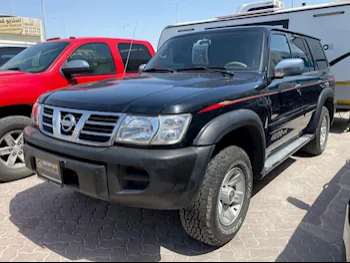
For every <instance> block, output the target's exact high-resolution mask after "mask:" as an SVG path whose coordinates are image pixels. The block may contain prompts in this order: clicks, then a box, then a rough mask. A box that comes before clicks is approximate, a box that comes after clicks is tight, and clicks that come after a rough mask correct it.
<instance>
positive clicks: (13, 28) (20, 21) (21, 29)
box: [0, 15, 42, 47]
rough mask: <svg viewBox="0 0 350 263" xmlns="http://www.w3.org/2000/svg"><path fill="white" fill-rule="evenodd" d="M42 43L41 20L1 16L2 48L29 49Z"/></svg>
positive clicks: (0, 33) (0, 40)
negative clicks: (20, 47)
mask: <svg viewBox="0 0 350 263" xmlns="http://www.w3.org/2000/svg"><path fill="white" fill-rule="evenodd" d="M41 41H42V29H41V21H40V20H39V19H34V18H27V17H16V16H5V15H0V46H26V47H29V46H31V45H35V44H37V43H38V42H41Z"/></svg>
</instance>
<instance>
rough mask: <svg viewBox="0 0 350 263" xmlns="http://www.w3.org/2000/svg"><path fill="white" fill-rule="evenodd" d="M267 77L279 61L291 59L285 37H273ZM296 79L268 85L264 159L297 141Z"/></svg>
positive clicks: (299, 91)
mask: <svg viewBox="0 0 350 263" xmlns="http://www.w3.org/2000/svg"><path fill="white" fill-rule="evenodd" d="M270 50H271V51H270V74H271V76H273V72H274V69H275V67H276V65H277V64H278V63H279V62H280V61H282V60H283V59H288V58H291V57H292V53H291V50H290V46H289V41H288V38H287V35H284V34H280V33H278V34H273V35H272V36H271V44H270ZM299 79H300V76H297V77H286V78H282V79H273V81H272V83H271V84H270V85H269V87H268V89H269V93H270V100H271V117H270V122H269V126H268V129H269V131H268V138H267V155H269V154H270V153H272V152H274V151H275V150H277V149H278V148H279V147H281V146H283V145H284V144H286V143H288V142H289V141H291V140H293V139H294V138H296V137H298V136H299V135H300V133H301V132H302V131H303V129H304V128H305V127H303V126H304V119H305V116H304V108H303V107H302V104H301V102H302V89H301V87H300V84H299V83H298V80H299Z"/></svg>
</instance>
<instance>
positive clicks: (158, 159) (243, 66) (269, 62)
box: [24, 26, 335, 246]
mask: <svg viewBox="0 0 350 263" xmlns="http://www.w3.org/2000/svg"><path fill="white" fill-rule="evenodd" d="M140 71H141V74H140V75H139V76H134V77H132V76H131V77H126V78H124V79H123V80H117V79H109V80H104V81H101V82H95V83H90V84H81V85H76V86H72V87H70V88H67V89H64V90H60V91H56V92H50V93H46V94H44V95H42V96H41V97H40V98H39V100H38V101H37V103H36V104H35V105H34V107H33V114H32V115H33V124H32V125H30V126H28V127H26V129H25V131H24V141H25V143H24V152H25V162H26V165H27V167H28V168H30V169H31V170H33V171H35V172H36V173H37V174H38V176H39V177H40V178H42V179H44V180H47V181H49V182H52V183H54V184H57V185H58V186H60V187H68V188H71V189H73V190H75V191H78V192H81V193H83V194H86V195H89V196H92V197H95V198H98V199H102V200H105V201H109V202H116V203H120V204H125V205H130V206H136V207H141V208H151V209H165V210H166V209H169V210H179V211H180V218H181V221H182V224H183V226H184V229H185V230H186V232H187V233H188V234H189V235H191V236H192V237H194V238H196V239H198V240H200V241H202V242H204V243H206V244H209V245H212V246H221V245H223V244H225V243H227V242H229V241H230V240H231V239H232V238H233V237H234V236H235V234H236V233H237V232H238V230H239V229H240V227H241V225H242V223H243V221H244V219H245V217H246V214H247V211H248V207H249V203H250V199H251V197H252V192H253V182H254V180H255V179H262V178H263V177H264V176H266V175H267V174H268V173H269V172H270V171H271V170H273V169H274V168H275V167H276V166H277V165H279V164H281V163H282V162H283V161H284V160H286V159H287V158H288V157H289V156H291V155H292V154H294V153H295V152H296V151H298V150H300V149H303V150H304V151H305V152H307V153H309V154H311V155H319V154H321V153H322V152H323V151H324V150H325V148H326V145H327V140H328V133H329V129H330V126H331V124H332V121H333V117H334V111H335V110H334V109H335V100H334V90H333V86H334V83H335V79H334V76H333V75H332V73H331V72H330V70H329V65H328V61H327V59H326V56H325V54H324V51H323V49H322V46H321V44H320V41H319V40H318V39H315V38H312V37H309V36H305V35H301V34H296V33H291V32H289V31H286V30H283V29H278V28H274V27H264V26H252V27H235V28H225V29H211V30H206V31H203V32H197V33H189V34H184V35H181V36H176V37H174V38H172V39H170V40H168V41H167V42H166V43H165V44H164V45H163V46H162V47H161V48H160V50H159V51H158V52H157V54H156V55H155V56H154V57H153V58H152V59H151V60H150V61H149V63H148V64H147V65H142V66H141V67H140Z"/></svg>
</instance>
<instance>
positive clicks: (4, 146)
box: [0, 116, 33, 183]
mask: <svg viewBox="0 0 350 263" xmlns="http://www.w3.org/2000/svg"><path fill="white" fill-rule="evenodd" d="M30 123H31V120H30V118H28V117H24V116H11V117H6V118H3V119H0V183H4V182H10V181H14V180H18V179H22V178H24V177H27V176H30V175H31V174H33V173H32V172H31V171H30V170H29V169H27V168H26V166H25V162H24V154H23V129H24V128H25V127H26V126H28V125H29V124H30Z"/></svg>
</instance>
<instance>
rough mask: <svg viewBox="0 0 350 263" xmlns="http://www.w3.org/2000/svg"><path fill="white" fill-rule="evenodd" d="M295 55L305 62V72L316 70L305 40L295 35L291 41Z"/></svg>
mask: <svg viewBox="0 0 350 263" xmlns="http://www.w3.org/2000/svg"><path fill="white" fill-rule="evenodd" d="M291 48H292V52H293V57H295V58H301V59H302V60H304V63H305V72H309V71H314V70H315V68H314V63H313V61H312V57H311V56H310V52H309V50H308V48H307V47H306V46H305V43H304V40H303V39H302V38H299V37H293V38H292V41H291Z"/></svg>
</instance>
